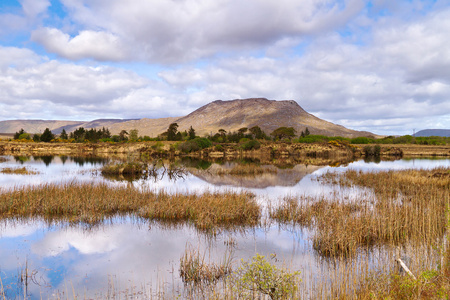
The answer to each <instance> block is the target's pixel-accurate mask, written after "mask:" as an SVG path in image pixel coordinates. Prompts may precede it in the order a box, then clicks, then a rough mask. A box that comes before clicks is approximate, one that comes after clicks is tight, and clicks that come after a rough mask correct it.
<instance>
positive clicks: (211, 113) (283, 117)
mask: <svg viewBox="0 0 450 300" xmlns="http://www.w3.org/2000/svg"><path fill="white" fill-rule="evenodd" d="M173 122H176V123H177V124H178V125H179V127H178V130H179V131H184V130H189V127H190V126H192V127H193V128H194V129H195V131H196V133H197V134H198V135H205V134H211V133H212V134H214V133H216V132H217V131H218V130H219V129H225V130H226V131H227V132H230V131H237V130H238V129H239V128H242V127H247V128H251V127H253V126H259V127H261V129H262V130H264V131H265V132H266V133H267V134H269V133H271V132H272V131H273V130H275V129H277V128H278V127H281V126H286V127H294V128H295V129H296V131H297V134H300V133H301V132H302V131H304V130H305V129H306V127H308V129H309V131H310V133H311V134H323V135H328V136H344V137H358V136H374V134H372V133H370V132H366V131H356V130H351V129H347V128H345V127H344V126H341V125H336V124H333V123H330V122H327V121H324V120H322V119H319V118H317V117H315V116H313V115H312V114H310V113H307V112H306V111H305V110H304V109H303V108H301V107H300V105H298V103H297V102H295V101H293V100H283V101H276V100H267V99H265V98H251V99H237V100H229V101H222V100H216V101H214V102H211V103H209V104H206V105H204V106H202V107H200V108H199V109H197V110H195V111H193V112H192V113H190V114H188V115H187V116H184V117H179V118H165V119H141V120H137V121H130V122H124V123H120V124H114V125H113V126H112V127H110V130H111V132H119V131H120V130H121V129H125V130H129V129H133V128H136V129H138V130H139V134H140V135H149V136H157V135H158V134H160V133H162V132H164V131H165V130H167V128H168V127H169V125H170V123H173Z"/></svg>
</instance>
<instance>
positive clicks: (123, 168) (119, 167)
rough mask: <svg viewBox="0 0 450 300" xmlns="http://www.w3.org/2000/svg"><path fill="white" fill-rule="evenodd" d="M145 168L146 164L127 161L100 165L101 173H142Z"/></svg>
mask: <svg viewBox="0 0 450 300" xmlns="http://www.w3.org/2000/svg"><path fill="white" fill-rule="evenodd" d="M146 170H147V164H143V163H139V162H127V163H120V164H107V165H104V166H103V167H102V170H101V172H102V175H142V174H143V173H144V172H145V171H146Z"/></svg>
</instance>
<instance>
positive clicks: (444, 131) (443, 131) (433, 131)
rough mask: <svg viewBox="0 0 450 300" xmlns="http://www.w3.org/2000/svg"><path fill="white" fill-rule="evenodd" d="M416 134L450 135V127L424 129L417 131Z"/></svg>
mask: <svg viewBox="0 0 450 300" xmlns="http://www.w3.org/2000/svg"><path fill="white" fill-rule="evenodd" d="M414 136H424V137H426V136H445V137H450V129H424V130H420V131H418V132H416V134H415V135H414Z"/></svg>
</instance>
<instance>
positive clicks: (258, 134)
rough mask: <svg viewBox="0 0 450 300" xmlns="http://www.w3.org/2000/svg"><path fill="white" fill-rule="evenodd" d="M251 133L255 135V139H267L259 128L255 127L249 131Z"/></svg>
mask: <svg viewBox="0 0 450 300" xmlns="http://www.w3.org/2000/svg"><path fill="white" fill-rule="evenodd" d="M249 130H250V133H251V134H253V138H255V139H264V138H266V134H265V133H264V131H262V129H261V128H260V127H259V126H253V127H252V128H250V129H249Z"/></svg>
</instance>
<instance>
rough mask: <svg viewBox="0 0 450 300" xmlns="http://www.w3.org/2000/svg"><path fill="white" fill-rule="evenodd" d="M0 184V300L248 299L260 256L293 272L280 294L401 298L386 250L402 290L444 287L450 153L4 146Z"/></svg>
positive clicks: (443, 289) (420, 292)
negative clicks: (82, 152)
mask: <svg viewBox="0 0 450 300" xmlns="http://www.w3.org/2000/svg"><path fill="white" fill-rule="evenodd" d="M137 166H138V167H137ZM127 168H128V169H127ZM124 170H131V171H124ZM0 186H1V190H0V192H1V193H0V218H1V220H0V252H1V253H0V279H1V285H0V288H1V294H0V295H2V297H3V298H5V299H24V298H26V299H48V298H49V299H62V298H64V299H73V298H77V299H127V298H133V299H136V298H137V299H149V298H153V299H173V298H185V299H199V298H204V299H210V298H214V299H233V298H236V297H238V296H239V297H241V298H246V297H247V298H257V297H259V296H261V295H263V294H264V293H263V292H262V291H258V290H251V289H248V288H247V289H246V287H245V285H243V284H240V283H242V282H243V279H242V278H243V277H238V278H236V276H238V274H239V272H238V271H239V267H241V268H242V266H244V267H249V264H247V265H245V263H244V264H243V263H242V261H241V260H243V261H244V262H246V261H247V262H250V261H252V259H255V257H256V258H258V257H260V256H258V255H262V256H264V257H266V259H267V260H268V261H270V263H271V264H272V265H274V266H276V267H277V268H280V269H282V270H287V271H286V272H288V273H289V274H291V273H292V274H293V273H295V272H298V274H297V273H296V274H297V275H296V276H295V279H294V277H292V278H293V279H292V280H294V281H295V282H294V283H293V284H294V285H295V288H288V294H287V295H284V294H280V295H281V296H280V297H281V298H282V297H287V298H302V299H319V298H322V299H329V298H333V299H334V298H360V299H365V298H369V296H370V295H369V292H368V291H370V292H371V293H373V295H376V296H377V297H380V298H382V297H388V296H391V297H392V295H394V296H399V295H400V296H401V292H405V291H403V290H402V291H398V290H396V287H397V286H396V285H395V283H396V281H395V280H397V282H398V284H399V285H400V284H401V283H402V282H400V280H408V276H407V275H406V276H402V277H401V279H395V280H394V281H393V280H391V277H390V276H394V275H395V274H397V273H398V272H396V270H397V264H396V261H395V257H396V256H397V255H398V256H401V257H402V258H403V257H406V258H408V259H404V260H405V261H407V262H408V267H409V268H410V269H411V271H412V272H413V273H414V274H416V276H418V277H419V279H418V280H417V282H415V285H414V286H413V288H412V289H411V291H407V292H405V293H412V294H411V296H414V295H419V296H421V295H425V294H424V291H425V292H427V293H428V294H430V295H431V296H430V298H433V297H432V296H433V295H432V291H430V290H429V286H428V285H427V284H428V283H429V282H432V283H433V284H434V285H435V286H438V288H439V289H440V292H441V293H448V291H449V289H448V285H447V286H446V285H445V279H446V278H447V279H448V277H445V276H448V274H447V273H445V272H447V271H446V270H447V269H446V268H445V266H446V264H448V246H447V243H448V242H447V239H448V237H447V227H448V222H449V221H448V217H449V216H448V211H449V202H450V200H449V190H450V160H449V159H448V158H440V159H438V158H436V157H433V158H420V159H416V158H408V159H398V160H388V161H383V160H377V161H370V160H366V161H365V160H362V159H360V160H355V161H349V160H344V161H325V162H324V161H323V160H317V161H314V160H308V161H307V163H299V162H298V161H290V160H283V159H275V160H273V161H272V163H267V161H263V162H262V161H259V160H258V159H254V158H253V159H239V160H221V159H218V160H209V161H208V160H200V159H194V158H180V159H177V160H163V159H158V158H146V159H143V158H142V157H138V158H136V157H133V156H132V155H127V156H123V157H121V158H117V157H116V158H114V159H110V158H105V157H95V156H67V155H66V156H57V155H55V156H53V155H52V156H39V155H36V156H27V155H23V156H13V155H3V156H0ZM192 265H196V266H197V268H195V269H193V268H191V269H189V267H190V266H192ZM187 269H188V270H190V271H189V272H191V273H192V274H194V275H195V274H197V275H198V276H200V277H198V278H199V279H197V280H194V279H189V278H196V277H192V276H191V277H189V276H187V275H186V274H188V272H187V271H186V270H187ZM430 270H433V271H435V272H438V273H436V274H437V275H436V276H434V277H433V276H431V277H432V278H431V277H430V276H429V277H427V278H428V279H427V280H428V281H427V282H425V281H420V276H419V275H420V274H423V272H426V271H427V272H428V271H430ZM241 271H242V269H241ZM195 272H198V273H195ZM199 274H200V275H199ZM202 274H204V275H202ZM211 274H212V275H211ZM217 274H219V275H217ZM427 274H428V273H427ZM433 274H434V273H433ZM446 274H447V275H446ZM241 275H242V272H241ZM202 276H203V277H202ZM443 276H444V277H443ZM202 278H205V279H204V280H202ZM208 278H209V279H208ZM211 278H212V279H211ZM399 278H400V277H399ZM430 278H431V279H430ZM443 278H444V279H443ZM447 282H448V280H447ZM291 287H292V286H291ZM240 289H242V290H240ZM389 293H391V294H389ZM392 293H397V294H392ZM414 293H415V294H414ZM435 296H436V295H435ZM267 297H275V296H273V295H272V296H270V295H269V294H268V296H267ZM436 297H437V296H436ZM268 299H269V298H268Z"/></svg>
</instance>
